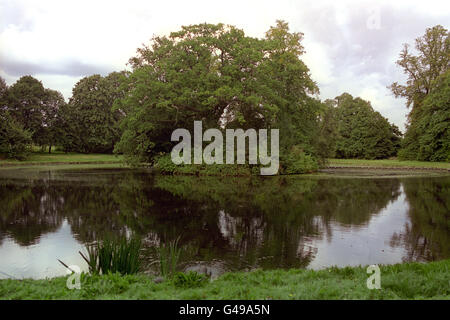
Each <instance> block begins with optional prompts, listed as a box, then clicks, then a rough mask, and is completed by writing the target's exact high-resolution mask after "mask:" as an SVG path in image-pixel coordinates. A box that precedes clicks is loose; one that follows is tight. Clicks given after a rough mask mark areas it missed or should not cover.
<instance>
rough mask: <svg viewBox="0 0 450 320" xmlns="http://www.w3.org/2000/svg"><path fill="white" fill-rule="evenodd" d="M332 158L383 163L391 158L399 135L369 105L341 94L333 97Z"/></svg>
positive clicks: (396, 146) (393, 126)
mask: <svg viewBox="0 0 450 320" xmlns="http://www.w3.org/2000/svg"><path fill="white" fill-rule="evenodd" d="M336 100H337V106H336V108H335V115H336V118H337V131H336V136H337V138H336V147H335V148H336V149H335V150H336V157H337V158H361V159H383V158H388V157H392V156H395V155H396V154H397V150H398V148H399V146H400V137H401V132H400V131H399V130H398V128H397V127H396V126H395V125H393V124H390V123H389V122H388V120H387V119H386V118H384V117H383V116H382V115H381V114H380V113H379V112H376V111H374V110H373V108H372V106H371V105H370V102H368V101H365V100H363V99H361V98H353V97H352V96H351V95H350V94H348V93H344V94H342V95H340V96H339V97H336Z"/></svg>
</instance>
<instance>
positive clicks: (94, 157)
mask: <svg viewBox="0 0 450 320" xmlns="http://www.w3.org/2000/svg"><path fill="white" fill-rule="evenodd" d="M121 161H122V156H121V155H114V154H82V153H63V152H59V151H56V152H54V153H50V154H49V153H45V152H33V153H31V154H30V156H29V157H28V158H27V159H26V160H23V161H19V160H14V159H2V158H0V166H8V165H24V164H27V165H31V164H80V163H119V162H121Z"/></svg>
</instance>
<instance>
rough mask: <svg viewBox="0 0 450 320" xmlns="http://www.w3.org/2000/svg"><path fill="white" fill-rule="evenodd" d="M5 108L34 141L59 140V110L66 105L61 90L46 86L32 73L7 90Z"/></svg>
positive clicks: (50, 142)
mask: <svg viewBox="0 0 450 320" xmlns="http://www.w3.org/2000/svg"><path fill="white" fill-rule="evenodd" d="M6 101H7V102H6V108H5V109H6V111H8V112H9V114H10V116H11V117H12V119H14V121H16V122H17V123H18V124H20V125H21V126H23V129H25V130H27V131H28V132H30V133H31V137H32V140H33V143H35V144H37V145H41V146H42V145H49V146H50V148H51V145H52V144H54V143H56V142H58V137H59V136H60V132H58V126H57V122H58V112H59V109H60V108H62V107H63V106H64V105H65V101H64V98H63V96H62V95H61V93H59V92H58V91H54V90H50V89H46V88H44V86H43V85H42V83H41V82H40V81H39V80H37V79H35V78H33V77H32V76H23V77H21V78H20V79H19V80H17V82H16V83H14V84H13V85H12V86H11V87H10V88H9V90H8V95H7V99H6Z"/></svg>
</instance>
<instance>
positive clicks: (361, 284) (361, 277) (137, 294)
mask: <svg viewBox="0 0 450 320" xmlns="http://www.w3.org/2000/svg"><path fill="white" fill-rule="evenodd" d="M380 269H381V289H379V290H376V289H374V290H369V289H368V288H367V286H366V282H367V279H368V277H369V274H367V272H366V268H364V267H346V268H328V269H324V270H319V271H314V270H303V269H292V270H273V271H262V270H256V271H253V272H248V273H244V272H236V273H227V274H224V275H222V276H220V277H219V278H218V279H216V280H212V281H208V282H207V283H204V284H202V285H200V286H198V287H185V286H179V285H177V283H176V282H173V281H171V280H166V281H163V282H162V283H155V282H154V281H153V279H152V278H151V277H149V276H146V275H135V276H131V275H128V276H120V275H117V274H110V275H103V276H90V275H87V274H83V275H82V277H81V289H80V290H77V289H73V290H69V289H67V288H66V281H67V277H60V278H54V279H49V280H0V299H246V300H253V299H286V300H289V299H446V300H448V299H450V277H449V275H450V260H443V261H439V262H431V263H405V264H397V265H391V266H380Z"/></svg>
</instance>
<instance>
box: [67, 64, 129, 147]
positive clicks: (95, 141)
mask: <svg viewBox="0 0 450 320" xmlns="http://www.w3.org/2000/svg"><path fill="white" fill-rule="evenodd" d="M126 77H127V73H126V72H122V73H118V72H113V73H110V74H109V75H108V76H107V77H102V76H100V75H92V76H89V77H85V78H83V79H81V80H80V81H78V83H77V84H76V85H75V87H74V88H73V90H72V98H71V99H70V101H69V103H68V104H67V105H66V106H64V107H63V108H62V109H61V112H60V117H61V121H60V126H62V127H63V128H64V130H63V136H64V137H63V141H62V145H63V147H64V149H65V151H74V152H81V153H111V152H112V151H113V149H114V145H115V143H116V142H117V141H118V140H119V138H120V135H121V130H120V128H119V121H120V120H121V119H122V118H123V117H124V113H123V112H122V111H121V110H116V109H114V110H112V107H113V104H114V101H115V100H117V99H118V98H120V97H122V96H123V95H124V92H125V90H124V89H123V87H121V85H122V83H123V82H124V81H125V79H126Z"/></svg>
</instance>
